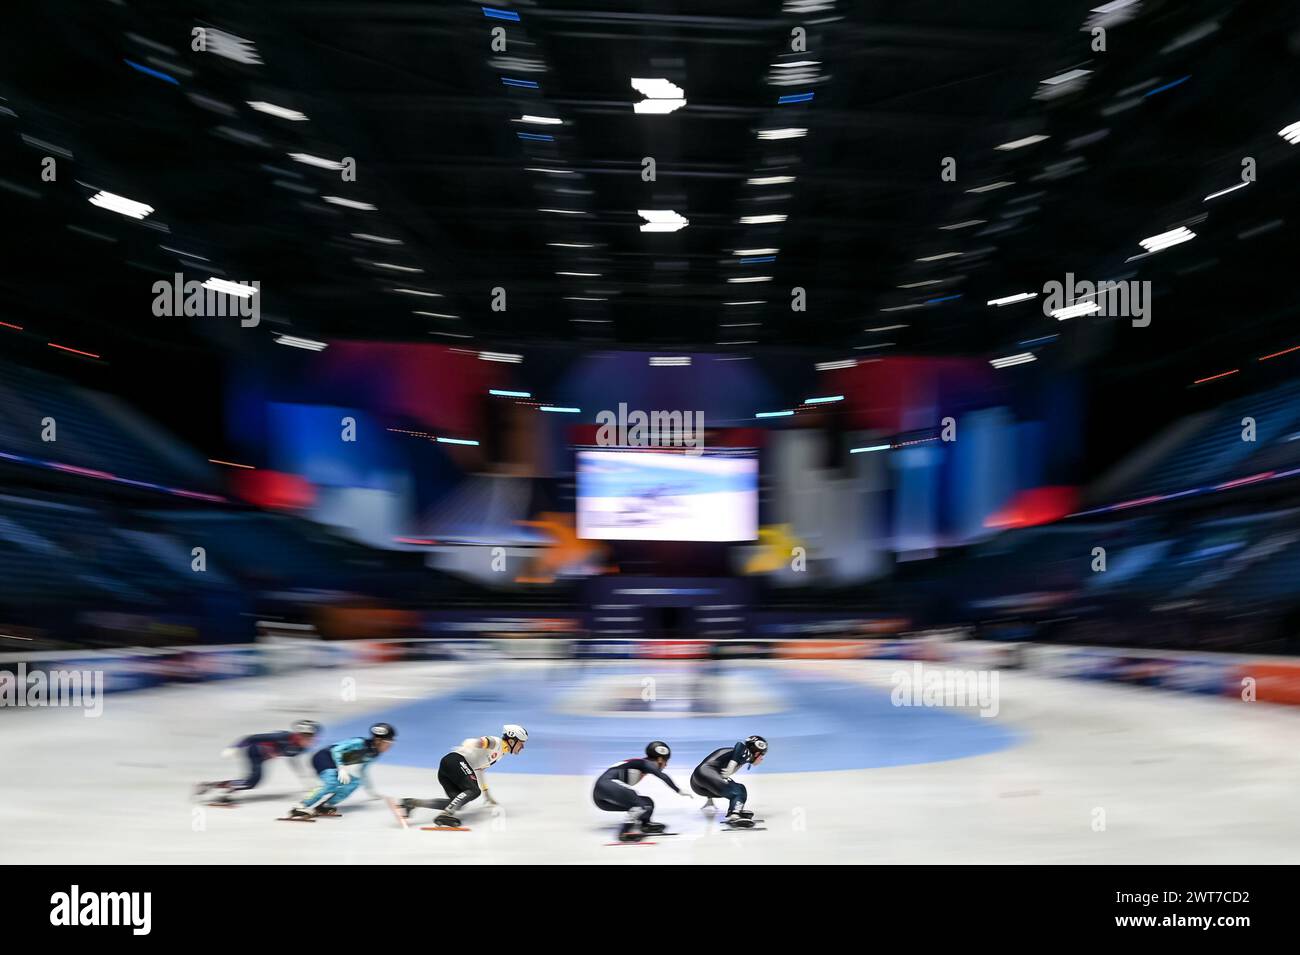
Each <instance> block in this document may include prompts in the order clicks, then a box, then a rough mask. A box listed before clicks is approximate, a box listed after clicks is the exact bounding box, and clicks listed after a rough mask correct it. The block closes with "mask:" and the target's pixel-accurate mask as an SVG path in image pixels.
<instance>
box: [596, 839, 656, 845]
mask: <svg viewBox="0 0 1300 955" xmlns="http://www.w3.org/2000/svg"><path fill="white" fill-rule="evenodd" d="M605 845H607V846H652V845H654V843H653V842H650V841H649V840H647V839H638V840H637V841H636V842H607V843H605Z"/></svg>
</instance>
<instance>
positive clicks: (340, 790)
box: [325, 776, 361, 806]
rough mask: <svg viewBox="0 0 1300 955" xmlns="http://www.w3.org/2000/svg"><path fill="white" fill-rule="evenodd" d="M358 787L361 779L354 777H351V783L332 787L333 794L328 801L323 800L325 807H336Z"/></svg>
mask: <svg viewBox="0 0 1300 955" xmlns="http://www.w3.org/2000/svg"><path fill="white" fill-rule="evenodd" d="M360 785H361V778H360V777H359V776H354V777H352V781H351V782H350V783H346V784H340V785H338V786H336V787H334V794H333V795H332V796H330V798H329V799H327V800H325V805H326V806H337V805H338V804H339V803H341V802H342V801H343V800H345V799H347V798H348V797H349V796H351V795H352V794H353V793H354V792H356V789H357V787H358V786H360Z"/></svg>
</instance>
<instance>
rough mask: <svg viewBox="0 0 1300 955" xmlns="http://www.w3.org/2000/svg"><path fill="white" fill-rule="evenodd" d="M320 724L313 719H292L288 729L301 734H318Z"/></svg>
mask: <svg viewBox="0 0 1300 955" xmlns="http://www.w3.org/2000/svg"><path fill="white" fill-rule="evenodd" d="M320 728H321V727H320V724H319V723H317V722H316V721H315V720H294V721H293V725H292V726H290V727H289V729H291V730H293V731H294V732H295V733H299V734H301V735H303V736H319V735H320Z"/></svg>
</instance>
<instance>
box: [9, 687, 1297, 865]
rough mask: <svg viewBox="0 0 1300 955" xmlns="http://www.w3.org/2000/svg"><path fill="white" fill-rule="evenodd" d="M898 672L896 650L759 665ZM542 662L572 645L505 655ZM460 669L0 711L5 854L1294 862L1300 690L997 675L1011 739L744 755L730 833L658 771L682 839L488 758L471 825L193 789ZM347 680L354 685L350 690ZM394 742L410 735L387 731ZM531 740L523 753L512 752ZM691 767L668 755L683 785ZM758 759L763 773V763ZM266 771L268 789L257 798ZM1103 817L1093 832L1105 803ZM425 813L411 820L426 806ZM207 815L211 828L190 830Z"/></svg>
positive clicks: (291, 786) (404, 777)
mask: <svg viewBox="0 0 1300 955" xmlns="http://www.w3.org/2000/svg"><path fill="white" fill-rule="evenodd" d="M764 665H768V666H783V667H787V668H790V669H791V670H795V669H802V670H819V671H823V672H826V673H834V674H835V675H837V676H841V677H847V678H850V679H861V680H863V681H864V682H867V683H870V684H872V685H875V686H878V687H881V688H883V689H888V688H889V687H890V686H891V685H892V684H891V682H890V677H891V675H892V673H893V672H895V671H896V670H898V669H899V668H900V667H910V664H908V663H900V662H896V661H863V662H799V663H785V664H777V663H769V664H764ZM488 666H490V667H492V668H494V669H498V668H499V669H509V670H511V671H512V672H529V671H537V672H538V673H539V676H541V674H542V673H543V672H545V673H547V674H548V675H549V677H550V678H551V679H554V678H555V677H556V676H557V675H561V674H562V671H563V670H564V669H565V668H566V665H565V664H555V663H498V664H488ZM471 671H473V672H476V673H480V674H481V672H482V671H481V670H477V669H475V668H474V667H471V666H470V665H468V664H460V663H457V664H447V663H429V664H403V665H387V666H385V665H379V666H374V667H364V668H349V669H348V670H347V671H346V673H345V671H342V670H321V671H314V672H312V673H309V674H305V675H295V676H292V677H266V678H259V679H253V680H242V681H231V682H226V683H213V684H201V685H195V686H177V687H165V688H161V689H157V690H149V691H145V692H143V693H135V694H126V695H121V696H113V697H109V698H108V701H107V703H106V707H105V712H104V716H103V717H102V718H100V719H97V720H96V719H86V718H84V717H83V716H82V715H81V714H80V712H77V711H71V710H10V711H8V712H0V760H3V765H4V766H6V767H7V774H6V775H7V778H6V784H5V791H4V794H3V797H2V798H0V859H2V860H4V862H6V863H9V864H13V863H42V862H43V863H111V862H142V863H164V862H165V863H196V864H226V863H273V862H298V863H320V864H322V865H337V864H338V863H340V862H359V863H384V862H393V863H429V862H436V863H440V862H457V863H464V862H475V863H489V864H501V863H529V862H536V863H543V862H552V863H592V862H595V863H609V864H636V865H645V864H663V863H667V864H686V863H700V864H710V865H717V864H734V863H737V862H739V863H749V864H756V863H764V862H772V863H776V862H791V863H799V862H802V863H814V862H889V863H907V862H958V863H964V862H991V863H1014V862H1051V863H1125V862H1156V863H1192V862H1196V863H1214V862H1238V863H1255V864H1259V863H1295V862H1297V861H1300V813H1297V812H1296V809H1295V805H1296V798H1297V795H1296V794H1297V793H1300V708H1290V707H1281V706H1270V705H1268V704H1258V703H1257V704H1245V703H1239V702H1236V701H1233V700H1228V699H1216V698H1211V697H1201V696H1192V695H1184V694H1177V693H1170V692H1167V691H1161V690H1147V689H1142V688H1137V687H1124V686H1115V685H1108V684H1102V683H1096V682H1090V681H1078V680H1049V679H1045V678H1040V677H1036V676H1032V675H1030V674H1027V673H1019V672H1014V671H1011V672H1005V671H1004V672H1003V673H1002V675H1001V685H1000V690H1001V715H1000V716H999V717H998V719H999V720H1002V721H1006V722H1007V723H1008V724H1010V725H1013V726H1014V727H1015V728H1016V729H1017V730H1019V731H1020V732H1021V733H1023V734H1024V735H1025V739H1024V741H1023V742H1022V744H1021V745H1019V746H1015V747H1013V748H1011V749H1007V750H1003V751H1000V752H996V753H990V754H987V755H982V756H977V757H971V758H968V759H959V760H953V761H949V762H942V763H931V764H926V765H914V766H897V767H889V768H883V769H871V770H854V771H843V772H827V773H779V772H776V771H775V770H777V769H779V767H780V760H779V754H777V755H774V757H773V760H772V762H771V763H770V764H765V765H764V766H762V767H760V768H759V769H757V770H755V771H753V772H750V773H746V774H745V777H744V781H745V783H746V785H747V786H749V788H750V792H751V806H752V808H754V809H756V810H758V811H759V813H760V815H763V816H765V817H766V818H767V820H768V822H767V826H768V829H769V831H767V832H755V833H743V834H738V833H726V832H719V831H716V824H715V823H712V822H710V821H709V819H708V818H707V817H705V816H704V815H703V814H702V813H700V812H699V810H698V808H696V807H698V805H699V802H698V801H697V802H696V803H694V804H688V803H687V802H686V801H685V800H680V799H679V798H678V797H676V796H673V794H672V793H670V792H669V791H668V790H667V789H665V788H664V787H663V786H662V785H660V784H659V783H658V782H657V781H655V780H647V781H644V782H643V783H642V784H641V786H640V789H641V791H643V792H645V793H646V794H647V795H649V796H651V797H652V798H653V799H654V800H655V801H656V803H657V805H658V806H659V807H660V812H659V816H660V817H661V818H662V819H663V820H664V821H665V822H668V823H669V825H670V827H671V828H672V829H675V830H678V831H680V832H681V835H678V836H674V837H672V838H668V839H663V840H662V841H661V842H660V843H659V844H658V845H656V846H651V847H635V848H632V847H624V846H614V847H607V846H605V845H604V844H603V843H605V842H607V841H609V840H610V834H611V833H612V831H613V826H614V824H615V823H616V822H617V818H616V816H615V815H614V814H605V813H601V812H599V811H597V810H596V809H595V808H594V807H593V806H592V805H591V802H590V786H591V780H588V779H582V778H577V777H569V776H534V775H523V774H499V775H497V776H496V777H495V778H494V781H493V792H494V793H495V794H496V796H497V798H498V799H499V800H500V801H501V802H502V803H503V805H504V806H505V809H506V811H505V814H504V816H503V817H501V818H500V819H498V820H493V819H492V818H491V817H490V815H489V814H487V813H486V812H485V811H478V812H468V813H466V815H465V817H464V818H465V822H466V824H467V825H469V826H471V827H473V830H474V831H472V832H468V833H444V832H421V831H419V830H418V829H416V828H413V829H412V830H411V831H402V830H401V829H400V828H399V827H398V826H397V823H396V822H395V820H394V819H393V817H392V815H391V814H390V813H389V812H388V810H387V808H386V807H385V806H384V805H383V804H382V803H379V802H369V801H366V800H365V799H363V798H361V797H360V796H355V797H353V800H351V801H349V803H347V804H345V812H346V815H345V817H344V818H342V819H337V820H322V821H319V822H316V823H314V824H311V825H296V824H292V823H282V822H275V821H274V816H276V815H280V814H281V813H282V812H283V810H284V809H285V808H286V807H287V806H288V805H289V803H290V802H291V801H292V800H293V799H295V798H297V796H298V795H299V789H298V786H297V783H296V780H295V778H294V777H293V775H292V773H291V772H290V770H289V769H288V768H287V767H285V766H283V765H277V764H276V763H272V764H270V766H269V768H268V772H267V779H266V781H265V782H264V784H263V785H264V787H265V790H264V791H265V792H266V793H269V794H272V796H271V798H269V799H264V800H259V801H257V802H250V803H249V804H247V805H244V806H242V807H240V808H238V809H233V810H224V809H205V810H204V811H203V812H202V813H201V814H200V815H199V816H196V815H195V814H194V810H195V808H196V807H195V806H194V805H193V804H192V803H191V801H190V800H189V789H190V787H191V786H192V784H193V783H194V782H195V781H196V780H198V779H202V778H207V777H211V776H212V775H214V774H215V773H218V772H220V771H221V770H223V769H226V768H228V764H224V763H223V761H222V760H220V759H219V758H218V757H217V755H216V754H217V752H218V751H219V750H220V749H221V747H223V746H225V745H228V743H229V741H230V740H232V739H235V738H237V737H239V736H241V735H244V734H246V733H249V732H257V731H262V730H265V729H270V728H272V727H275V726H278V725H281V724H282V723H285V722H286V721H287V720H288V719H290V718H292V717H293V716H296V715H300V714H301V712H302V711H303V710H304V709H306V710H310V711H313V712H314V713H317V714H320V715H321V716H322V717H323V718H324V719H326V720H333V721H337V719H339V718H341V717H344V716H346V715H348V714H350V713H356V712H362V711H366V710H371V709H374V708H376V707H378V706H383V705H387V704H391V703H393V702H397V701H401V700H404V699H411V698H416V697H421V696H425V695H431V694H435V693H438V692H443V691H446V690H448V689H451V688H453V687H454V686H456V685H457V684H458V683H459V682H461V681H463V680H464V679H465V678H466V676H467V675H468V674H470V673H471ZM344 675H350V676H354V677H356V678H357V688H358V694H359V699H358V701H357V702H355V703H351V704H346V703H343V702H340V701H339V695H340V691H339V686H340V684H339V681H340V679H341V677H343V676H344ZM399 745H400V744H399ZM524 758H526V756H525V757H524ZM690 768H691V767H689V766H685V765H683V766H675V765H674V766H670V767H669V773H670V774H672V775H673V776H674V778H676V779H677V780H678V782H679V784H684V783H685V780H686V778H687V776H688V775H689V770H690ZM769 770H770V771H769ZM373 774H374V778H375V781H376V783H377V785H378V786H379V788H380V789H381V791H384V792H386V793H388V794H390V795H394V796H402V795H408V794H410V795H430V794H432V793H433V790H434V788H435V786H436V784H435V782H434V771H433V769H432V768H430V769H428V770H423V769H417V768H412V767H405V766H393V765H388V766H386V765H384V764H383V763H382V762H380V763H378V764H376V768H375V770H374V772H373ZM261 792H263V790H259V791H258V793H259V794H260V793H261ZM1098 809H1100V810H1102V811H1104V814H1105V829H1104V831H1094V829H1093V826H1094V820H1096V819H1097V818H1098V816H1097V814H1096V810H1098ZM430 819H431V814H429V813H422V814H420V815H418V816H417V818H416V820H415V821H416V823H417V824H428V823H429V821H430ZM200 826H201V827H200Z"/></svg>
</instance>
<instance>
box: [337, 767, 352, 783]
mask: <svg viewBox="0 0 1300 955" xmlns="http://www.w3.org/2000/svg"><path fill="white" fill-rule="evenodd" d="M350 782H352V773H351V771H349V770H348V768H347V767H346V766H340V767H339V784H340V785H342V786H346V785H347V784H348V783H350Z"/></svg>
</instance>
